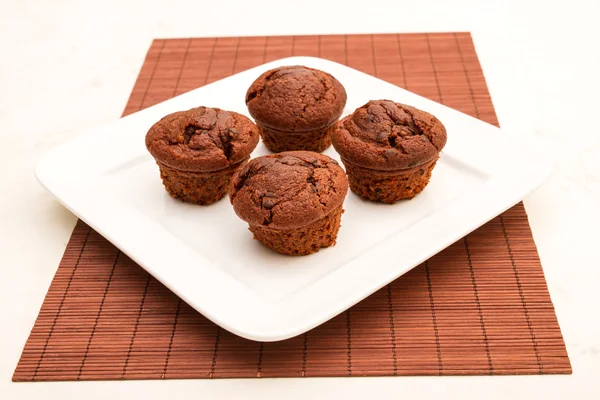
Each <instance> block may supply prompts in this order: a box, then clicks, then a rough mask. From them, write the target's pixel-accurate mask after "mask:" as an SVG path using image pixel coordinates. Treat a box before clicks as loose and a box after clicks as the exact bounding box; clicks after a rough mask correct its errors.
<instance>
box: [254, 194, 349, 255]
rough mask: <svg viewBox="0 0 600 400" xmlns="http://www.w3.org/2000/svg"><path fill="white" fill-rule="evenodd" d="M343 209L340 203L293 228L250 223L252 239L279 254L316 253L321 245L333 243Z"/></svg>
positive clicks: (325, 245)
mask: <svg viewBox="0 0 600 400" xmlns="http://www.w3.org/2000/svg"><path fill="white" fill-rule="evenodd" d="M343 212H344V210H343V209H342V206H341V205H340V206H339V207H337V208H334V209H333V210H332V211H331V212H330V213H329V214H327V215H326V216H325V217H323V218H321V219H319V220H317V221H315V222H313V223H311V224H310V225H307V226H303V227H300V228H295V229H272V228H267V227H265V226H259V225H250V227H249V229H250V231H251V232H252V233H253V234H254V239H257V240H258V241H260V242H261V243H262V244H263V245H265V246H266V247H268V248H270V249H271V250H274V251H276V252H278V253H281V254H286V255H291V256H304V255H307V254H312V253H316V252H317V251H319V249H320V248H321V247H329V246H333V245H335V240H336V238H337V234H338V231H339V229H340V222H341V219H342V213H343Z"/></svg>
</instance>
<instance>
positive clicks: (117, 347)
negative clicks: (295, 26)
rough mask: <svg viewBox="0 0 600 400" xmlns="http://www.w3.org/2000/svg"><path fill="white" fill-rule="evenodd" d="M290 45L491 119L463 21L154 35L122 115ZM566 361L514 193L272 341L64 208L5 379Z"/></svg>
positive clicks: (504, 368)
mask: <svg viewBox="0 0 600 400" xmlns="http://www.w3.org/2000/svg"><path fill="white" fill-rule="evenodd" d="M292 55H310V56H319V57H323V58H328V59H331V60H334V61H337V62H340V63H343V64H347V65H349V66H351V67H354V68H356V69H359V70H362V71H364V72H366V73H369V74H372V75H375V76H378V77H380V78H382V79H385V80H387V81H389V82H391V83H393V84H396V85H399V86H402V87H405V88H407V89H408V90H411V91H413V92H416V93H419V94H421V95H423V96H426V97H429V98H431V99H433V100H436V101H439V102H442V103H444V104H446V105H448V106H450V107H454V108H456V109H458V110H461V111H463V112H466V113H468V114H471V115H473V116H475V117H478V118H480V119H482V120H484V121H487V122H489V123H492V124H496V125H497V123H498V122H497V120H496V116H495V113H494V108H493V106H492V102H491V99H490V96H489V94H488V91H487V88H486V83H485V80H484V77H483V73H482V70H481V68H480V65H479V62H478V60H477V55H476V53H475V49H474V47H473V43H472V41H471V37H470V35H469V34H468V33H444V34H400V35H395V34H392V35H357V36H304V37H300V36H296V37H252V38H237V37H234V38H216V39H215V38H206V39H177V40H171V39H169V40H155V41H154V42H153V44H152V47H151V48H150V50H149V52H148V55H147V57H146V61H145V63H144V65H143V66H142V70H141V72H140V75H139V78H138V80H137V82H136V84H135V87H134V89H133V93H132V94H131V97H130V99H129V103H128V104H127V107H126V109H125V114H130V113H133V112H135V111H138V110H140V109H142V108H144V107H148V106H150V105H153V104H156V103H158V102H161V101H163V100H167V99H168V98H170V97H172V96H175V95H178V94H180V93H183V92H186V91H189V90H191V89H194V88H197V87H199V86H202V85H204V84H207V83H209V82H212V81H215V80H217V79H221V78H224V77H226V76H228V75H231V74H232V73H236V72H239V71H242V70H245V69H247V68H250V67H253V66H256V65H258V64H262V63H264V62H267V61H271V60H275V59H278V58H282V57H288V56H292ZM570 372H571V366H570V363H569V358H568V356H567V352H566V349H565V345H564V342H563V339H562V336H561V332H560V328H559V326H558V322H557V320H556V316H555V313H554V308H553V306H552V301H551V299H550V296H549V293H548V289H547V287H546V283H545V279H544V274H543V271H542V267H541V265H540V260H539V258H538V255H537V251H536V248H535V244H534V242H533V239H532V236H531V231H530V228H529V225H528V221H527V216H526V214H525V210H524V208H523V206H522V204H519V205H517V206H515V207H513V208H512V209H510V210H509V211H507V212H506V213H504V214H503V215H501V216H499V217H498V218H495V219H494V220H492V221H491V222H489V223H488V224H486V225H484V226H483V227H482V228H480V229H478V230H477V231H475V232H473V233H472V234H470V235H468V236H467V237H466V238H464V239H462V240H460V241H458V242H457V243H455V244H454V245H452V246H450V247H449V248H448V249H446V250H444V251H443V252H441V253H440V254H438V255H436V256H435V257H433V258H431V259H430V260H428V261H427V262H425V263H424V264H423V265H421V266H419V267H417V268H415V269H414V270H412V271H411V272H409V273H408V274H406V275H404V276H402V277H401V278H399V279H398V280H396V281H395V282H393V283H391V284H389V285H388V286H387V287H385V288H383V289H382V290H380V291H378V292H377V293H375V294H373V295H372V296H371V297H369V298H368V299H366V300H364V301H363V302H361V303H360V304H358V305H356V306H355V307H353V308H352V309H350V310H349V311H347V312H344V313H342V314H341V315H339V316H337V317H336V318H334V319H333V320H331V321H329V322H327V323H325V324H324V325H322V326H320V327H317V328H316V329H313V330H312V331H310V332H308V333H306V334H303V335H301V336H298V337H296V338H293V339H290V340H286V341H282V342H276V343H258V342H251V341H248V340H245V339H241V338H239V337H237V336H235V335H233V334H231V333H229V332H227V331H225V330H223V329H221V328H219V327H217V326H216V325H214V324H213V323H211V322H210V321H208V320H207V319H206V318H204V317H203V316H202V315H200V314H198V313H197V312H196V311H194V310H193V309H192V308H191V307H189V306H188V305H187V304H185V303H184V302H182V301H181V300H180V299H178V298H177V297H176V296H175V295H174V294H173V293H171V292H170V291H169V290H167V289H166V288H165V287H164V286H162V285H161V284H160V283H158V281H156V280H155V279H154V278H152V277H151V276H149V275H148V274H147V273H146V272H145V271H144V270H143V269H142V268H140V267H139V266H137V265H136V264H135V263H133V262H132V261H131V260H130V259H129V258H127V257H126V256H125V255H124V254H122V253H121V252H120V251H119V250H117V249H116V248H115V247H114V246H112V245H111V244H110V243H109V242H107V241H106V240H105V239H104V238H102V237H101V236H100V235H99V234H98V233H96V232H95V231H93V230H91V229H90V228H89V227H88V226H86V225H85V224H84V223H83V222H81V221H79V222H78V223H77V226H76V228H75V231H74V232H73V236H72V237H71V240H70V242H69V244H68V246H67V249H66V252H65V255H64V257H63V259H62V261H61V263H60V266H59V268H58V271H57V273H56V276H55V278H54V280H53V281H52V284H51V286H50V289H49V292H48V295H47V296H46V299H45V301H44V303H43V306H42V308H41V311H40V314H39V316H38V318H37V321H36V323H35V326H34V327H33V330H32V332H31V335H30V337H29V339H28V340H27V343H26V345H25V349H24V351H23V354H22V357H21V360H20V361H19V364H18V366H17V369H16V372H15V374H14V376H13V380H15V381H55V380H91V379H165V378H233V377H303V376H372V375H451V374H459V375H461V374H465V375H476V374H555V373H570Z"/></svg>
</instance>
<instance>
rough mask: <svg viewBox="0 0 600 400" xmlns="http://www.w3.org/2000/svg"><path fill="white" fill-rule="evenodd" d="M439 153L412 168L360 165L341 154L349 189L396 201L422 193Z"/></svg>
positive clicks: (368, 195) (379, 200)
mask: <svg viewBox="0 0 600 400" xmlns="http://www.w3.org/2000/svg"><path fill="white" fill-rule="evenodd" d="M438 158H439V157H436V158H434V159H433V160H431V161H428V162H427V163H425V164H421V165H419V166H417V167H414V168H410V169H402V170H397V171H378V170H374V169H370V168H364V167H360V166H358V165H355V164H352V163H351V162H349V161H348V160H346V159H344V158H342V162H343V163H344V166H345V167H346V174H347V175H348V181H349V183H350V190H352V191H353V192H354V193H356V194H357V195H359V196H360V197H362V198H363V199H366V200H371V201H377V202H381V203H388V204H393V203H396V202H397V201H399V200H404V199H412V198H413V197H415V196H416V195H417V194H419V193H421V192H422V191H423V189H425V186H427V184H428V183H429V179H430V178H431V171H433V168H434V167H435V164H436V162H437V160H438Z"/></svg>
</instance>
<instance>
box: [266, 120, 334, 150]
mask: <svg viewBox="0 0 600 400" xmlns="http://www.w3.org/2000/svg"><path fill="white" fill-rule="evenodd" d="M337 122H338V120H336V121H335V122H333V123H332V124H331V125H329V126H326V127H325V128H321V129H316V130H313V131H305V132H286V131H280V130H277V129H273V128H269V127H267V126H264V125H261V124H260V123H257V124H256V125H257V126H258V133H260V137H261V138H262V141H263V143H264V144H265V146H267V148H268V149H269V150H271V151H272V152H274V153H280V152H282V151H291V150H308V151H316V152H317V153H320V152H322V151H323V150H325V149H326V148H328V147H329V146H331V134H332V133H333V131H334V130H335V128H336V126H337Z"/></svg>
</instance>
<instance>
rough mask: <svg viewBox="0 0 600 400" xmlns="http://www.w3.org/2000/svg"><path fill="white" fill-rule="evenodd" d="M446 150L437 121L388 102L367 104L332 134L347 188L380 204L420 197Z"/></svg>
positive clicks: (401, 105) (428, 115)
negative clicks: (346, 180)
mask: <svg viewBox="0 0 600 400" xmlns="http://www.w3.org/2000/svg"><path fill="white" fill-rule="evenodd" d="M445 145H446V128H444V125H442V123H441V122H440V121H439V120H438V119H437V118H436V117H434V116H433V115H431V114H429V113H427V112H425V111H421V110H419V109H416V108H414V107H411V106H407V105H404V104H399V103H395V102H393V101H390V100H375V101H369V102H368V103H367V104H365V105H363V106H362V107H359V108H358V109H356V110H355V111H354V113H352V114H350V115H348V116H346V117H345V118H344V119H343V120H342V121H340V123H339V124H338V128H337V130H336V131H335V132H334V134H333V146H334V147H335V149H336V150H337V152H338V153H340V156H341V157H342V162H343V163H344V165H345V167H346V173H347V174H348V179H349V181H350V189H351V190H352V191H353V192H354V193H356V194H358V195H359V196H361V197H363V198H365V199H367V200H372V201H379V202H383V203H395V202H396V201H398V200H401V199H411V198H413V197H414V196H416V195H417V194H418V193H420V192H421V191H422V190H423V189H424V188H425V186H427V183H429V178H430V177H431V171H432V170H433V168H434V166H435V163H436V162H437V159H438V158H439V153H440V151H441V150H442V148H443V147H444V146H445Z"/></svg>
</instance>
